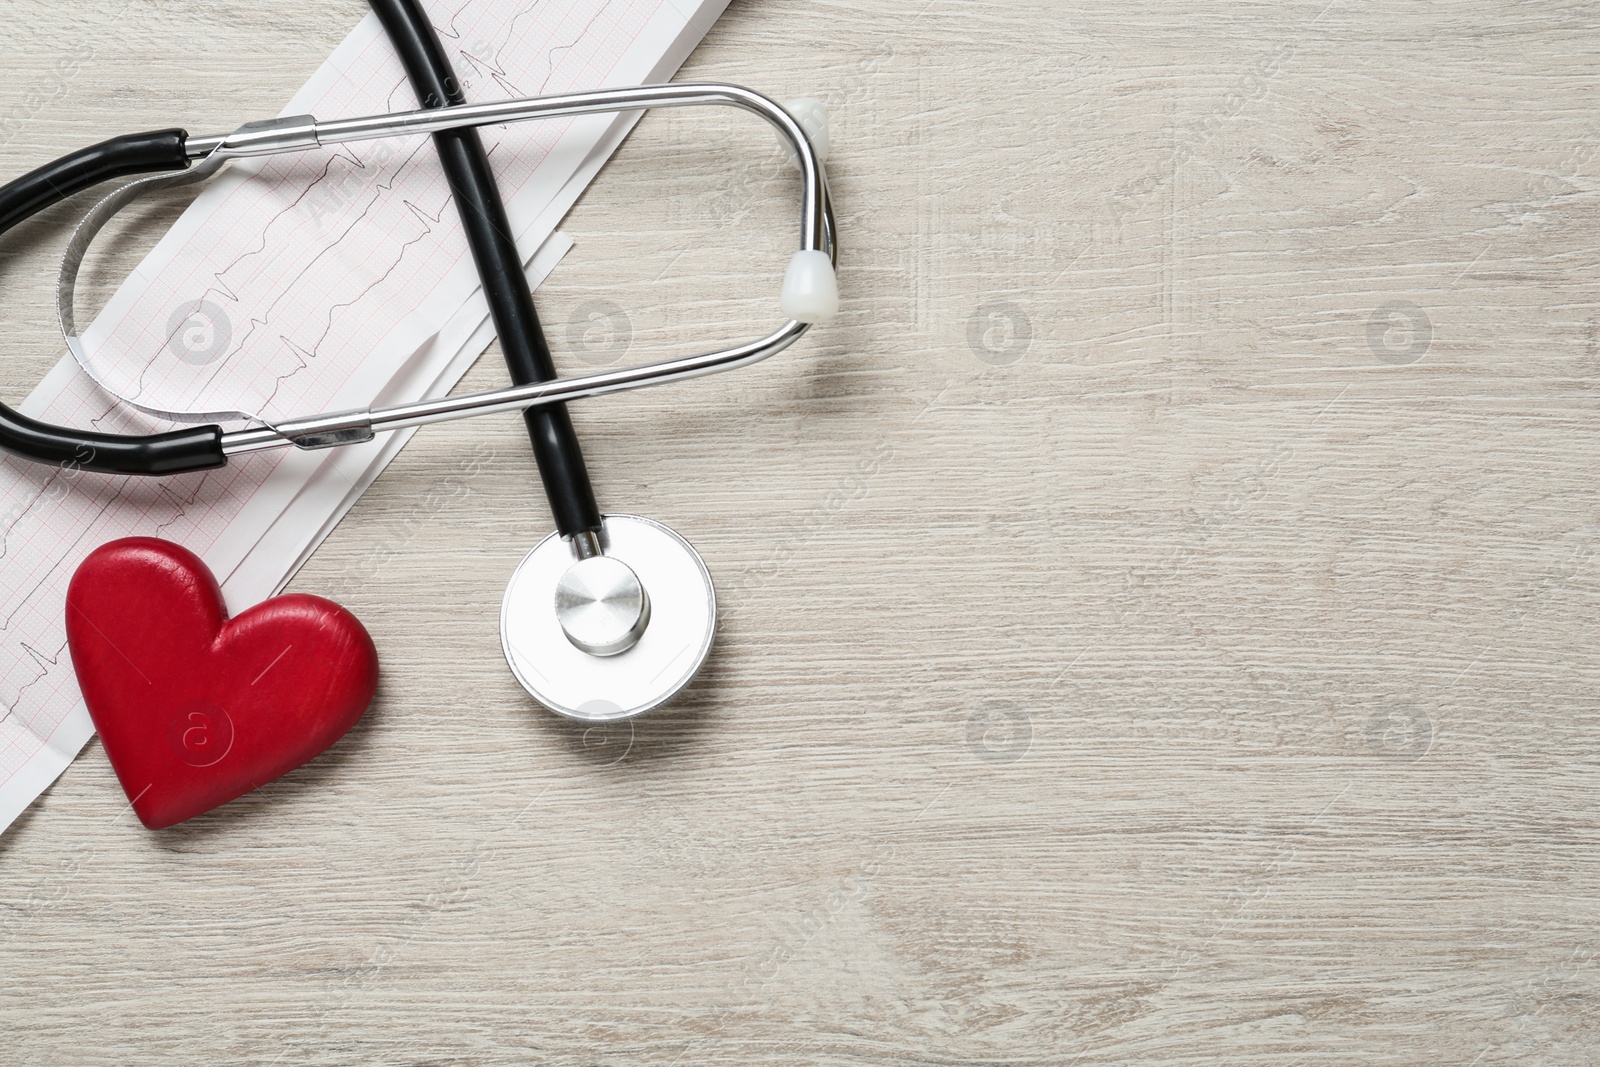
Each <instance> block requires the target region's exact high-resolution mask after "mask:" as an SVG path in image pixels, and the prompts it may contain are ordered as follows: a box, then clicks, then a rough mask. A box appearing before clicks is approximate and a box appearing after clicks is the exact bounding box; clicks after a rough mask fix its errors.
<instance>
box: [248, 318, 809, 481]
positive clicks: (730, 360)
mask: <svg viewBox="0 0 1600 1067" xmlns="http://www.w3.org/2000/svg"><path fill="white" fill-rule="evenodd" d="M808 329H810V327H809V326H808V325H806V324H805V323H801V322H789V323H786V324H785V325H784V326H783V327H782V328H781V329H779V330H778V331H777V332H776V333H773V334H771V335H770V336H768V337H764V338H762V339H761V340H759V341H754V342H751V343H750V344H747V345H741V346H739V347H737V348H728V349H723V350H721V351H718V352H709V353H706V354H705V355H700V356H689V357H686V358H684V359H677V360H670V361H667V362H665V363H653V364H649V365H647V366H642V367H626V368H623V369H621V370H614V371H602V372H599V373H596V374H585V375H581V376H578V377H573V378H558V379H556V380H555V381H550V382H535V383H533V384H531V385H517V386H511V387H509V388H506V389H493V390H489V391H487V392H481V393H465V394H462V395H460V396H446V397H440V398H439V399H437V400H420V401H416V402H414V403H410V404H397V405H395V406H394V407H388V408H379V409H377V410H375V411H369V410H360V411H345V412H336V413H334V414H330V415H313V416H311V417H310V418H303V419H292V420H287V421H283V422H279V423H277V424H276V425H274V426H257V427H251V428H250V429H247V430H233V431H230V432H228V433H224V434H223V435H222V451H223V453H224V454H226V455H229V456H237V455H243V454H246V453H249V452H262V451H266V450H267V449H273V448H284V447H286V446H289V445H295V446H297V447H299V448H305V449H316V448H332V447H334V446H336V445H345V444H356V443H359V442H361V441H369V440H371V439H372V438H373V436H374V435H375V434H379V433H383V432H386V431H389V430H404V429H409V428H411V427H414V426H429V425H432V424H433V423H437V422H451V421H454V420H456V419H466V418H472V417H473V416H476V415H492V414H494V413H496V412H507V411H520V410H522V409H524V408H530V407H535V406H537V405H540V404H554V403H558V402H560V401H563V400H581V399H583V398H585V397H591V396H601V395H603V394H605V393H620V392H624V391H626V390H629V389H642V388H644V387H645V386H651V385H665V384H667V383H668V382H679V381H685V380H687V379H689V378H699V377H703V376H705V375H708V374H716V373H718V372H719V371H725V370H736V369H738V368H739V367H746V366H749V365H750V364H752V363H759V362H760V361H761V360H763V359H766V358H767V357H768V356H774V355H777V354H778V353H779V352H782V351H783V350H784V349H786V348H788V347H789V346H790V345H792V344H794V343H795V342H796V341H797V340H799V339H800V338H801V336H803V335H804V334H805V332H806V330H808Z"/></svg>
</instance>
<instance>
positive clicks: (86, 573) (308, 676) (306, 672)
mask: <svg viewBox="0 0 1600 1067" xmlns="http://www.w3.org/2000/svg"><path fill="white" fill-rule="evenodd" d="M67 645H68V647H69V648H70V649H71V651H72V667H73V669H74V670H75V671H76V672H77V674H78V685H79V687H80V688H81V689H82V690H83V699H84V702H85V703H87V704H88V705H89V715H90V716H91V717H92V718H93V719H94V725H95V728H96V729H97V730H99V731H100V741H101V744H103V745H104V746H105V750H106V756H107V757H108V758H109V759H110V760H111V766H112V768H113V769H114V770H115V771H116V772H117V779H118V780H119V781H120V782H121V783H122V788H123V790H124V791H125V792H126V793H127V794H128V798H129V799H130V800H131V801H132V802H133V810H134V811H135V812H136V813H137V814H138V816H139V818H140V820H141V821H142V822H143V823H144V824H145V825H146V826H148V827H150V828H151V829H152V830H159V829H161V828H162V827H164V826H171V825H173V824H174V823H180V822H182V821H183V820H185V819H188V818H191V817H193V816H195V815H199V814H200V813H201V812H203V811H210V810H211V809H212V808H214V807H216V806H218V805H219V804H226V803H227V802H228V801H230V800H232V799H234V798H235V797H238V796H243V795H244V794H245V793H248V792H250V790H252V789H255V788H256V787H258V786H262V785H265V784H266V783H268V782H270V781H272V780H273V779H274V778H277V777H279V776H280V775H284V774H287V773H288V772H289V771H292V770H294V768H296V767H298V766H300V765H301V764H302V763H305V762H306V761H308V760H310V759H311V758H312V757H314V756H316V755H317V754H318V753H320V752H322V751H323V750H324V749H326V748H328V746H330V745H332V744H333V743H334V742H335V741H337V740H339V738H341V737H343V736H344V734H345V732H346V731H347V730H349V729H350V727H352V726H354V725H355V723H356V720H357V719H359V718H361V715H362V713H363V712H364V711H366V710H367V705H368V704H370V703H371V702H372V694H373V692H374V691H375V690H376V689H377V685H378V653H377V650H376V649H374V648H373V647H372V638H371V637H369V636H368V635H367V631H366V629H365V628H363V627H362V625H361V623H360V622H359V621H358V620H357V619H356V617H355V616H354V615H352V614H350V613H349V612H348V611H346V610H345V609H344V608H341V607H340V606H339V605H337V604H335V603H332V602H331V601H327V600H323V599H322V598H321V597H314V596H305V595H303V594H292V595H290V596H281V597H278V598H276V599H275V600H268V601H266V602H265V603H263V604H257V605H256V606H255V607H253V608H251V609H250V610H248V611H246V612H243V613H242V614H240V616H239V617H238V618H237V619H229V618H228V612H227V608H226V607H225V606H224V605H223V603H222V591H221V590H220V589H218V588H217V580H216V579H215V578H214V577H212V575H211V571H210V570H208V569H207V567H206V565H205V564H204V563H202V562H201V561H200V557H198V556H196V555H195V554H194V553H193V552H190V551H189V550H188V549H186V548H183V547H181V546H179V545H175V544H172V543H171V542H170V541H161V540H158V539H156V538H153V537H128V538H124V539H123V540H120V541H112V542H111V543H110V544H107V545H102V546H101V547H100V548H97V549H95V550H94V551H93V552H91V553H90V554H89V557H88V558H87V559H85V560H84V561H83V564H82V566H80V567H79V568H78V571H77V573H76V574H74V575H73V576H72V583H71V585H69V586H68V587H67Z"/></svg>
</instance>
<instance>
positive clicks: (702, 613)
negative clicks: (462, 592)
mask: <svg viewBox="0 0 1600 1067" xmlns="http://www.w3.org/2000/svg"><path fill="white" fill-rule="evenodd" d="M599 548H600V551H601V554H600V555H591V554H589V553H588V550H586V549H583V548H581V547H575V546H574V543H573V542H572V541H570V540H565V539H563V538H562V537H560V536H559V535H557V534H551V535H550V536H549V537H546V538H545V539H544V540H543V541H541V542H539V544H538V545H537V546H535V548H534V549H533V551H531V552H529V553H528V554H527V556H525V557H524V558H523V560H522V562H521V563H520V564H519V565H518V566H517V569H516V571H515V572H514V573H513V574H512V576H511V582H510V584H509V585H508V586H507V587H506V595H505V600H504V602H503V603H502V605H501V608H500V640H501V644H502V645H503V646H504V648H505V654H506V663H507V664H508V665H509V666H510V667H511V673H512V674H513V675H515V676H516V679H517V681H518V682H520V683H522V687H523V688H524V689H526V690H527V691H528V692H529V693H530V694H531V695H532V696H533V698H534V699H535V700H537V701H538V702H539V703H540V704H543V705H544V706H545V707H547V708H549V709H550V710H551V711H553V712H555V713H556V714H558V715H563V716H566V717H567V718H569V719H577V720H580V721H583V722H613V721H616V720H620V719H630V718H633V717H634V716H636V715H642V714H644V713H645V712H647V711H650V710H651V709H653V708H658V707H660V706H661V705H663V704H665V703H667V702H668V701H669V700H671V699H672V698H673V697H675V696H677V695H678V693H679V692H681V691H682V690H683V688H684V687H685V686H686V685H688V684H689V682H690V681H691V680H693V678H694V676H695V675H696V674H697V673H698V672H699V670H700V667H701V665H702V664H704V663H705V661H706V656H707V655H709V654H710V652H711V640H712V637H713V635H714V633H715V631H716V626H717V594H716V590H715V589H714V588H713V587H712V584H711V574H710V572H709V571H708V570H706V565H705V562H704V561H703V560H702V559H701V558H700V554H699V553H698V552H696V551H695V550H694V546H692V545H690V544H689V542H688V541H685V540H684V539H683V538H682V537H680V536H678V534H676V533H675V532H673V531H672V530H670V529H668V528H667V527H666V526H663V525H662V524H661V523H659V522H654V521H652V520H650V519H644V518H640V517H638V516H636V515H607V516H605V518H604V520H603V523H602V527H601V531H600V536H599ZM602 561H604V562H602ZM619 645H621V646H624V647H622V648H621V650H620V651H615V650H614V649H615V648H616V647H617V646H619Z"/></svg>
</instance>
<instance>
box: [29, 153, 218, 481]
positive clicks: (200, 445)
mask: <svg viewBox="0 0 1600 1067" xmlns="http://www.w3.org/2000/svg"><path fill="white" fill-rule="evenodd" d="M187 139H188V134H186V133H185V132H184V131H182V130H157V131H155V132H153V133H133V134H128V135H127V136H124V137H113V138H112V139H111V140H109V141H102V142H101V143H99V144H97V145H91V146H90V147H88V148H85V149H83V150H81V151H78V152H74V153H72V154H71V155H69V156H62V157H61V158H60V159H58V160H56V161H55V162H54V163H47V164H45V165H44V166H42V167H40V168H39V169H38V170H35V171H33V172H32V173H30V174H25V175H23V176H22V177H20V178H18V179H17V180H16V181H13V182H10V183H8V184H6V185H4V186H0V234H4V233H5V232H6V231H8V230H10V229H11V228H12V227H14V226H16V225H17V224H18V223H20V222H22V221H23V220H24V219H27V218H30V217H31V216H33V215H36V214H38V213H39V212H41V211H43V210H44V209H45V208H47V207H50V206H51V205H53V204H58V203H60V202H61V201H63V200H65V199H66V198H67V197H69V196H71V195H72V194H73V193H77V192H81V191H83V190H84V189H88V188H90V187H92V186H95V185H98V184H99V183H101V182H104V181H109V180H110V179H112V178H124V177H128V176H129V175H133V174H149V173H151V172H153V171H163V170H183V169H185V168H186V167H188V165H189V158H188V156H187V155H186V154H185V152H184V142H185V141H186V140H187ZM0 449H3V450H4V451H6V452H10V453H11V454H13V455H17V456H22V457H23V458H24V459H31V460H36V461H38V462H40V463H50V464H54V465H56V466H58V467H61V468H63V469H65V470H70V471H93V472H95V473H98V474H182V473H184V472H187V471H203V470H214V469H216V468H217V467H221V466H224V465H225V464H226V463H227V462H228V457H227V456H225V455H223V453H222V427H220V426H193V427H189V428H187V429H183V430H173V431H171V432H170V433H158V434H150V435H147V436H143V437H129V436H124V435H121V434H110V433H97V432H95V431H93V430H73V429H68V428H67V427H63V426H51V425H50V424H48V423H43V422H39V421H37V420H35V419H30V418H28V417H27V416H26V415H22V414H19V413H18V412H16V411H13V410H12V409H11V408H9V407H6V406H5V405H4V404H0Z"/></svg>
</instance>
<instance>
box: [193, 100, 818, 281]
mask: <svg viewBox="0 0 1600 1067" xmlns="http://www.w3.org/2000/svg"><path fill="white" fill-rule="evenodd" d="M705 105H722V106H726V107H736V108H740V109H742V110H745V111H749V112H752V113H754V114H756V115H759V116H761V117H762V118H764V119H766V120H767V122H769V123H770V124H771V125H772V126H773V127H774V128H775V129H776V130H777V131H778V133H779V134H780V135H781V136H782V137H783V138H784V139H785V140H786V141H787V142H788V143H789V146H790V148H791V149H793V151H794V153H795V156H796V158H797V159H798V160H799V164H800V173H801V176H802V178H803V180H804V182H805V189H804V192H803V206H802V219H801V244H800V247H801V248H802V249H803V250H806V251H818V250H821V251H826V250H827V235H826V232H825V231H826V224H825V222H824V219H823V215H824V214H825V209H824V206H823V201H824V199H825V198H826V195H827V194H826V184H827V179H826V177H825V175H824V172H823V170H822V163H821V161H820V160H819V159H818V158H817V155H816V152H815V151H814V150H813V148H812V146H811V142H810V141H809V140H808V139H807V137H806V134H805V129H804V128H803V127H802V126H801V125H800V123H799V122H798V121H796V119H795V118H794V117H793V116H792V115H790V114H789V113H788V112H787V111H785V110H784V109H783V108H782V107H781V106H779V105H778V104H777V103H775V102H774V101H772V100H769V99H768V98H767V97H765V96H762V95H761V94H760V93H757V92H754V91H753V90H750V89H746V88H744V87H742V86H738V85H724V84H712V83H694V82H681V83H680V82H673V83H669V84H666V85H645V86H638V87H633V88H627V89H596V90H593V91H590V92H582V93H564V94H561V95H559V96H544V97H534V98H528V99H519V100H501V101H497V102H495V103H489V104H461V105H457V106H455V107H444V108H435V109H432V110H427V111H402V112H397V113H394V114H389V115H368V116H365V117H363V118H351V119H332V120H327V121H321V120H318V119H316V118H314V117H312V116H310V115H296V116H290V117H287V118H281V119H270V120H268V121H265V122H252V123H249V124H247V125H245V126H241V127H240V128H239V129H237V130H235V131H234V132H232V133H226V134H211V135H207V136H200V137H190V138H189V140H188V142H187V149H186V150H187V152H188V154H189V158H190V159H202V158H204V157H206V156H211V155H218V156H221V157H222V158H224V159H246V158H250V157H254V156H272V155H280V154H282V153H286V152H304V151H309V150H310V149H313V148H317V147H320V146H323V145H331V144H345V143H349V142H354V141H373V140H378V139H381V138H384V137H401V136H406V135H411V134H419V135H420V134H430V133H438V132H439V131H440V130H453V129H460V128H462V127H467V126H495V125H499V124H502V123H510V122H522V121H526V120H529V119H552V118H561V117H564V116H572V115H593V114H605V113H612V112H621V111H639V110H644V109H648V108H658V107H698V106H705Z"/></svg>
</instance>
